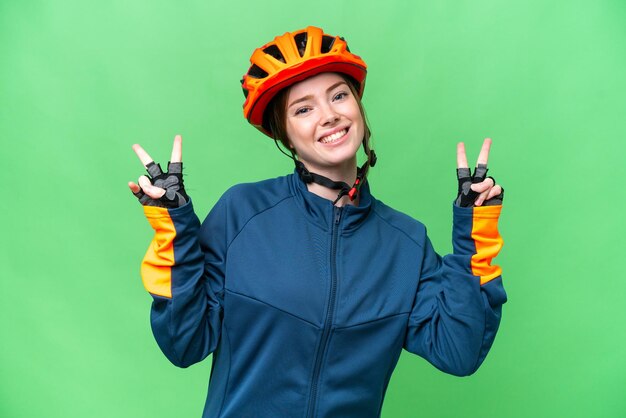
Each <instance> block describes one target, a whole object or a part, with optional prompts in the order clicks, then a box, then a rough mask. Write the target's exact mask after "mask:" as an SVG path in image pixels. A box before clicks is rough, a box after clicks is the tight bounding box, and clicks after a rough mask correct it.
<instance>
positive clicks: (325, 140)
mask: <svg viewBox="0 0 626 418" xmlns="http://www.w3.org/2000/svg"><path fill="white" fill-rule="evenodd" d="M347 133H348V129H342V130H341V131H339V132H335V133H334V134H330V135H328V136H324V137H322V138H320V139H319V142H321V143H322V144H330V143H333V142H335V141H337V140H339V139H340V138H341V137H342V136H344V135H345V134H347Z"/></svg>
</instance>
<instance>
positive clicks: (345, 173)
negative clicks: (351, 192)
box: [302, 157, 359, 206]
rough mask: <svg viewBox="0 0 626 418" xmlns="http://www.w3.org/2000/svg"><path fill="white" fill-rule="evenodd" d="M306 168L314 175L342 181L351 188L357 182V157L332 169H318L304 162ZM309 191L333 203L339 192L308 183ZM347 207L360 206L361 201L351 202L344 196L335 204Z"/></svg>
mask: <svg viewBox="0 0 626 418" xmlns="http://www.w3.org/2000/svg"><path fill="white" fill-rule="evenodd" d="M302 162H303V163H304V165H305V167H306V168H307V169H308V170H309V171H310V172H313V173H316V174H319V175H320V176H324V177H327V178H329V179H331V180H333V181H342V182H344V183H346V184H348V185H350V186H352V185H353V184H354V182H355V180H356V170H357V168H356V157H355V158H354V159H353V160H351V161H347V162H346V163H345V164H341V165H337V166H332V167H316V166H313V165H309V164H307V162H306V161H302ZM307 189H308V190H309V191H310V192H311V193H314V194H316V195H318V196H320V197H323V198H324V199H328V200H330V201H331V202H332V201H335V199H337V193H339V190H335V189H330V188H328V187H324V186H322V185H321V184H317V183H308V184H307ZM345 205H354V206H358V205H359V199H358V198H357V199H355V200H354V201H351V200H350V198H349V197H348V196H343V197H342V198H341V199H339V200H338V201H337V203H335V206H345Z"/></svg>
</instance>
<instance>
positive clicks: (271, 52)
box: [263, 45, 286, 62]
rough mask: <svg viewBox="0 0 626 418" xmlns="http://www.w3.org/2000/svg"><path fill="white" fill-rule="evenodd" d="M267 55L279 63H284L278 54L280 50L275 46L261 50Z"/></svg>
mask: <svg viewBox="0 0 626 418" xmlns="http://www.w3.org/2000/svg"><path fill="white" fill-rule="evenodd" d="M263 52H265V53H266V54H267V55H271V56H273V57H274V58H276V59H277V60H278V61H280V62H286V61H285V57H283V54H281V53H280V49H278V47H277V46H276V45H270V46H268V47H267V48H265V49H264V50H263Z"/></svg>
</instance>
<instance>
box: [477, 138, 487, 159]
mask: <svg viewBox="0 0 626 418" xmlns="http://www.w3.org/2000/svg"><path fill="white" fill-rule="evenodd" d="M490 149H491V138H485V140H484V141H483V147H482V148H481V149H480V154H479V155H478V161H477V162H476V165H478V164H485V165H487V160H488V159H489V150H490Z"/></svg>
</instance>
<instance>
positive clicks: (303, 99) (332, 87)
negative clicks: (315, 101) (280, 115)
mask: <svg viewBox="0 0 626 418" xmlns="http://www.w3.org/2000/svg"><path fill="white" fill-rule="evenodd" d="M342 84H346V85H347V83H346V82H345V81H344V80H341V81H338V82H336V83H335V84H333V85H332V86H330V87H329V88H327V89H326V93H328V92H329V91H331V90H333V89H335V88H337V86H340V85H342ZM312 98H313V96H311V95H310V94H309V95H306V96H304V97H301V98H299V99H296V100H294V101H293V102H291V104H290V105H289V106H287V109H289V108H290V107H291V106H293V105H295V104H296V103H300V102H305V101H307V100H310V99H312Z"/></svg>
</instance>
